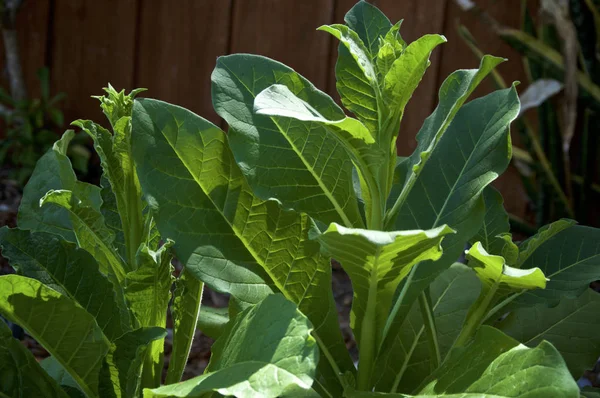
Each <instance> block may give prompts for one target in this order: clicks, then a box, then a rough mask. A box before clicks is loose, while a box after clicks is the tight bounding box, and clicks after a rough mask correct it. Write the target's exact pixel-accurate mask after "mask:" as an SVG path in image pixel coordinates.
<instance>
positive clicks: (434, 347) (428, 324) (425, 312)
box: [419, 292, 442, 372]
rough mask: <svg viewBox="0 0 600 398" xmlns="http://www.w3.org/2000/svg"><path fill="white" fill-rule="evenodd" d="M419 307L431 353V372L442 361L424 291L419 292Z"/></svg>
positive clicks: (433, 320) (433, 322) (433, 321)
mask: <svg viewBox="0 0 600 398" xmlns="http://www.w3.org/2000/svg"><path fill="white" fill-rule="evenodd" d="M419 307H420V308H421V316H422V317H423V324H424V326H425V332H426V333H427V337H428V339H427V340H428V342H429V351H430V352H431V354H432V355H431V371H432V372H433V371H434V370H435V369H437V368H438V367H439V366H440V363H441V362H442V354H441V352H440V345H439V342H438V338H437V330H436V327H435V319H434V316H433V310H432V308H431V305H430V304H429V299H428V298H427V293H426V292H423V293H421V295H420V296H419Z"/></svg>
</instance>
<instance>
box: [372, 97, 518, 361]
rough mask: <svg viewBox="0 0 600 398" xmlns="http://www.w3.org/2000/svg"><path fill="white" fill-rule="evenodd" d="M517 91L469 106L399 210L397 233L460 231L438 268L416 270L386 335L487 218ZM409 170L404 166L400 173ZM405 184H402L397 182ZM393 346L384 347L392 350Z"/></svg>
mask: <svg viewBox="0 0 600 398" xmlns="http://www.w3.org/2000/svg"><path fill="white" fill-rule="evenodd" d="M518 111H519V99H518V96H517V92H516V90H515V89H514V88H511V89H507V90H501V91H497V92H494V93H492V94H489V95H487V96H485V97H483V98H479V99H476V100H474V101H471V102H470V103H468V104H466V105H465V106H463V107H462V108H461V110H459V112H458V113H457V114H456V116H455V118H454V120H453V121H452V123H451V124H450V126H449V127H448V129H447V131H446V133H445V134H444V135H443V136H442V138H441V139H440V141H439V143H438V144H437V145H436V147H435V149H434V150H433V152H432V153H431V155H430V158H429V160H428V162H427V163H426V164H425V165H424V167H423V169H422V170H421V172H420V174H419V177H418V179H417V180H416V183H415V184H414V186H413V188H412V189H411V190H410V192H409V193H408V195H407V197H406V201H405V202H404V204H403V205H402V206H401V207H400V209H399V212H398V216H397V218H396V219H395V222H394V223H395V229H398V230H402V229H430V228H436V227H438V226H440V225H443V224H446V225H449V226H450V227H451V228H453V229H454V230H456V231H457V233H456V234H455V235H451V236H448V237H447V238H446V239H445V240H444V242H443V244H442V247H443V250H444V254H443V256H442V257H441V258H440V259H439V260H438V261H436V262H434V263H431V262H427V263H421V264H419V265H417V266H415V268H414V270H413V271H412V272H411V274H410V275H409V277H408V278H407V279H406V280H405V281H404V282H403V284H401V285H400V288H399V292H398V299H397V300H396V302H395V304H394V307H393V312H392V317H391V321H390V322H389V323H388V324H387V325H386V331H387V333H386V334H387V335H391V336H393V335H395V334H396V333H397V331H398V330H399V329H400V328H401V327H402V325H403V323H404V320H405V319H406V316H407V314H408V312H409V311H410V308H411V307H412V304H413V303H414V301H415V300H416V299H417V298H418V297H419V295H420V294H421V292H422V291H423V290H424V289H425V288H426V287H427V286H428V285H429V284H430V283H431V282H432V281H433V280H434V279H435V278H436V276H437V275H439V274H440V273H441V272H442V271H444V270H445V269H447V268H448V267H449V266H450V265H451V264H452V263H454V261H456V259H457V258H458V257H459V256H460V254H461V252H462V251H463V248H464V244H465V242H467V241H468V240H469V239H470V238H471V237H472V236H473V235H475V234H476V233H477V231H478V230H479V229H480V227H481V224H482V222H483V219H484V216H485V207H484V203H483V198H482V197H481V196H482V191H483V189H484V188H485V187H486V186H487V185H489V184H490V183H491V182H492V181H493V180H494V179H495V178H496V177H497V176H498V175H499V174H500V173H502V172H503V171H504V170H505V169H506V167H507V166H508V163H509V160H510V155H511V144H510V136H509V129H508V126H509V124H510V122H511V121H512V120H513V119H514V118H515V117H516V116H517V114H518ZM405 165H406V162H403V163H401V164H400V166H399V167H403V166H405ZM399 181H400V182H402V181H403V180H402V179H399ZM388 344H393V341H389V342H388V343H387V344H384V346H383V347H382V350H383V351H387V350H391V349H392V347H391V346H390V345H388Z"/></svg>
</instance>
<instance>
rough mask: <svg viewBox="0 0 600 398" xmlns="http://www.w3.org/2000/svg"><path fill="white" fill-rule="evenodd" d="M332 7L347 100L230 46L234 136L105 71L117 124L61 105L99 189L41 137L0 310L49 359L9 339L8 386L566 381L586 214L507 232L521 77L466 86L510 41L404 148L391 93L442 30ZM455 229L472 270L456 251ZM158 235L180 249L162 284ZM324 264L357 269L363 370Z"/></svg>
mask: <svg viewBox="0 0 600 398" xmlns="http://www.w3.org/2000/svg"><path fill="white" fill-rule="evenodd" d="M345 21H346V25H331V26H324V27H321V28H320V30H323V31H326V32H328V33H330V34H332V35H333V36H335V37H337V38H338V39H339V40H340V45H339V57H338V62H337V64H336V76H337V88H338V91H339V93H340V96H341V98H342V103H343V105H344V106H345V107H346V108H347V109H348V110H349V111H350V112H352V113H353V114H354V115H355V116H356V117H355V118H354V117H349V116H346V114H345V112H344V110H343V109H342V108H340V107H339V106H338V105H337V104H336V103H335V101H334V100H333V99H331V98H330V97H329V96H328V95H327V94H325V93H324V92H322V91H320V90H318V89H317V88H316V87H314V85H312V84H311V83H310V82H309V81H308V80H306V79H305V78H304V77H302V76H300V75H299V74H297V73H296V72H295V71H294V70H292V69H291V68H289V67H287V66H285V65H283V64H281V63H278V62H276V61H273V60H271V59H268V58H265V57H261V56H256V55H247V54H236V55H230V56H226V57H221V58H219V59H218V61H217V65H216V68H215V70H214V72H213V74H212V97H213V104H214V108H215V110H216V111H217V113H218V114H219V115H220V116H221V117H223V118H224V119H225V120H226V122H227V124H228V125H229V131H228V133H227V134H225V132H224V131H222V130H221V129H220V128H219V127H217V126H215V125H214V124H212V123H210V122H209V121H207V120H205V119H203V118H201V117H200V116H197V115H195V114H194V113H192V112H190V111H188V110H186V109H183V108H181V107H178V106H175V105H171V104H167V103H165V102H161V101H158V100H153V99H134V97H135V95H136V94H137V93H138V92H139V91H137V90H136V91H134V92H132V93H131V94H130V95H125V94H124V93H123V92H120V93H118V92H116V91H115V90H114V89H112V88H110V87H109V89H107V95H105V96H104V97H100V100H101V106H102V109H103V110H104V113H105V114H106V115H107V117H108V119H109V121H110V123H111V126H112V130H113V131H112V133H111V132H110V131H108V130H106V129H104V128H102V127H101V126H99V125H97V124H95V123H93V122H90V121H77V122H75V125H77V126H79V127H81V128H82V129H83V130H84V131H85V132H86V133H87V134H89V135H90V136H91V137H92V138H93V139H94V143H95V148H96V151H97V152H98V154H99V155H100V157H101V159H102V167H103V171H104V174H103V179H102V184H101V185H102V186H101V187H96V186H92V185H88V184H85V183H82V182H80V181H77V180H76V179H75V177H74V174H73V171H72V169H71V166H70V163H69V161H68V159H67V158H66V157H65V151H66V148H67V146H68V143H69V140H71V138H72V137H73V132H70V131H69V132H67V133H65V135H64V136H63V138H62V139H61V140H60V141H58V142H57V143H56V144H55V145H54V147H53V148H52V149H51V150H50V151H48V153H47V154H46V155H45V156H44V157H43V158H42V159H41V160H40V161H39V162H38V165H37V167H36V170H35V172H34V176H33V177H32V179H31V181H30V183H29V184H28V185H27V187H26V189H25V192H24V198H23V203H22V205H21V208H20V212H19V229H7V228H3V229H2V230H0V244H1V245H2V248H3V255H5V256H6V257H8V258H9V260H10V262H11V264H12V265H13V266H14V267H15V269H16V270H17V272H18V274H17V275H11V276H5V277H0V295H1V296H2V297H0V313H2V314H3V315H4V316H6V317H7V318H9V319H10V320H12V321H13V322H15V323H18V324H20V325H22V326H23V327H24V328H25V329H27V330H28V332H29V333H30V334H31V335H32V336H33V337H34V338H36V339H37V340H38V341H39V342H40V343H42V345H44V347H45V348H46V349H47V350H48V351H49V352H50V354H51V357H50V358H49V359H47V360H45V361H43V362H42V363H41V365H38V364H37V363H36V362H35V360H34V359H33V357H31V355H30V354H28V353H27V352H25V350H24V349H23V348H22V347H21V346H19V345H18V344H17V343H16V342H15V341H14V340H11V339H9V338H4V339H2V343H0V344H2V345H0V355H1V356H2V358H3V360H2V361H1V362H0V363H1V364H2V365H1V367H0V374H1V375H2V380H3V384H2V385H1V386H0V393H2V394H4V395H7V396H14V395H26V396H27V395H29V396H42V397H45V396H62V397H64V396H88V397H105V396H106V397H113V396H118V397H137V396H141V395H142V394H143V396H144V397H145V398H151V397H207V396H238V397H280V396H286V397H288V396H289V397H300V396H302V397H312V396H315V397H316V396H322V397H342V396H345V397H349V398H352V397H357V398H359V397H378V396H390V397H410V396H417V397H438V396H439V397H490V398H491V397H494V398H497V397H548V396H552V397H579V396H580V391H579V389H578V387H577V384H576V382H575V379H574V377H575V378H577V377H579V376H580V375H581V373H582V372H583V370H585V369H586V368H588V367H589V366H591V365H592V364H593V362H594V360H595V359H596V357H597V355H598V352H594V350H595V349H596V348H597V347H598V345H600V341H599V339H598V335H597V333H594V329H595V328H597V326H598V322H599V321H600V319H598V316H597V313H598V308H599V303H600V297H598V295H596V294H595V293H594V292H592V291H591V290H589V289H588V284H589V283H590V282H591V281H593V280H596V279H598V278H599V277H600V261H599V259H600V246H599V245H598V241H600V232H599V231H598V230H596V229H593V228H588V227H581V226H577V225H574V224H575V223H574V222H572V221H570V220H561V221H559V222H557V223H554V224H551V225H549V226H547V227H544V228H542V229H541V230H540V231H539V232H538V233H537V234H536V235H535V236H533V237H532V238H530V239H528V240H527V241H525V242H523V243H521V244H520V245H517V244H515V243H513V241H512V238H511V235H510V231H509V223H508V216H507V214H506V212H505V211H504V208H503V205H502V198H501V196H500V194H499V193H498V192H497V191H495V190H494V189H493V188H491V186H490V183H491V182H492V181H493V180H494V179H496V178H497V177H498V175H499V174H501V173H502V172H503V171H504V170H505V169H506V167H507V165H508V163H509V161H510V158H511V149H512V146H511V142H510V135H509V126H510V123H511V122H512V121H513V120H514V119H515V118H516V117H517V115H518V113H519V98H518V96H517V92H516V90H515V88H514V86H513V87H511V88H508V89H504V90H500V91H496V92H494V93H491V94H489V95H486V96H484V97H481V98H478V99H474V100H472V101H470V102H468V103H467V100H468V98H469V97H470V95H471V94H472V93H473V91H474V90H475V89H476V87H477V86H478V84H479V83H480V82H481V81H482V80H483V79H484V78H485V77H486V76H487V75H488V74H490V73H491V72H492V71H493V69H494V68H495V66H496V65H498V64H499V63H500V62H502V61H503V60H502V59H500V58H496V57H491V56H485V57H483V59H482V61H481V65H480V67H479V68H478V69H473V70H459V71H456V72H454V73H452V74H451V75H450V76H449V77H448V78H447V79H446V81H445V82H444V83H443V85H442V87H441V89H440V93H439V102H438V106H437V108H436V109H435V111H434V112H433V114H432V115H431V116H430V117H428V118H427V119H426V120H425V122H424V124H423V127H422V128H421V130H420V132H419V133H418V135H417V140H418V145H417V148H416V150H415V152H414V153H413V154H412V155H411V156H409V157H407V158H398V157H397V156H396V136H397V132H398V129H399V128H400V125H401V120H402V116H403V113H404V108H405V105H406V104H407V102H408V100H409V99H410V97H411V96H412V93H413V92H414V90H415V89H416V87H417V85H418V83H419V81H420V80H421V78H422V76H423V75H424V73H425V71H426V69H427V67H428V65H429V57H430V55H431V53H432V51H433V50H434V48H435V47H436V46H438V45H439V44H441V43H443V42H444V41H445V39H444V37H442V36H439V35H427V36H424V37H422V38H420V39H418V40H416V41H414V42H412V43H410V44H407V43H406V42H405V41H404V40H403V39H402V37H401V36H400V33H399V32H400V23H398V24H395V25H392V24H391V23H390V21H389V20H388V19H387V18H386V17H385V16H384V15H383V14H382V13H381V12H380V11H379V10H378V9H377V8H375V7H374V6H372V5H370V4H368V3H366V2H363V1H361V2H359V3H358V4H357V5H356V6H355V7H353V8H352V9H351V10H350V11H349V12H348V14H347V15H346V18H345ZM467 244H470V245H471V246H470V249H469V250H468V251H467V253H466V257H467V261H468V265H465V264H461V263H457V262H456V261H457V259H458V258H459V257H460V255H461V254H462V253H463V250H464V248H465V245H467ZM172 252H173V253H174V254H175V255H176V256H177V258H178V259H179V260H180V261H181V262H182V263H183V264H184V270H183V273H182V274H181V275H180V276H179V277H178V278H177V279H176V280H175V281H174V276H173V272H172V267H171V253H172ZM332 259H335V260H336V261H338V262H339V263H340V264H341V265H342V267H343V268H344V270H345V271H346V272H347V273H348V275H349V276H350V279H351V281H352V286H353V291H354V298H353V304H352V312H351V319H350V321H351V327H352V330H353V332H354V336H355V338H356V340H357V343H358V347H359V358H358V369H357V368H356V367H355V366H354V363H353V361H352V359H351V357H350V355H349V353H348V352H347V350H346V347H345V345H344V341H343V339H342V336H341V333H340V329H339V325H338V320H337V311H336V308H335V303H334V300H333V295H332V291H331V266H330V262H331V260H332ZM173 282H174V283H175V285H176V289H175V293H174V297H173V299H172V304H171V314H172V317H173V337H172V339H173V345H174V347H173V353H172V356H171V362H170V364H169V368H168V372H167V376H166V379H165V385H163V386H160V384H161V369H162V366H163V340H164V338H165V335H166V330H165V326H166V316H167V311H168V307H169V302H170V301H171V293H170V291H171V286H172V284H173ZM204 284H206V285H207V286H210V287H211V288H212V289H214V290H217V291H219V292H223V293H228V294H229V295H230V302H229V308H228V311H227V312H226V313H224V312H222V311H215V310H211V309H208V308H202V310H200V301H201V296H202V290H203V286H204ZM197 325H199V328H200V330H203V331H205V332H206V333H207V334H209V335H211V336H213V337H215V338H216V342H215V344H214V345H213V347H212V357H211V360H210V363H209V365H208V368H207V369H206V372H205V373H204V374H203V375H201V376H198V377H196V378H193V379H190V380H187V381H183V382H180V378H181V374H182V371H183V368H184V366H185V363H186V360H187V356H188V353H189V348H190V345H191V341H192V337H193V334H194V331H195V330H196V326H197ZM583 325H585V326H583ZM588 325H589V328H588ZM2 328H3V327H2V326H0V330H4V329H6V328H4V329H2ZM2 333H4V334H5V335H6V337H8V332H7V331H6V330H4V331H3V332H2ZM596 351H597V350H596ZM4 364H6V365H4ZM597 393H598V392H597V391H589V392H585V393H581V394H590V395H589V396H593V394H597Z"/></svg>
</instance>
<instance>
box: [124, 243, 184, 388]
mask: <svg viewBox="0 0 600 398" xmlns="http://www.w3.org/2000/svg"><path fill="white" fill-rule="evenodd" d="M171 246H173V242H172V241H170V240H167V242H166V243H165V244H164V245H163V246H161V247H160V248H159V249H158V250H157V251H154V250H151V249H149V248H148V246H146V245H145V244H142V245H141V246H140V249H139V251H138V253H137V257H136V263H137V270H135V271H132V272H129V273H128V274H127V276H126V277H125V297H126V298H127V301H128V302H129V308H130V309H131V312H132V313H133V314H134V315H135V318H136V320H137V321H138V323H139V325H140V326H142V327H159V328H165V327H166V324H167V309H168V307H169V301H170V300H171V285H172V284H173V277H172V275H171V274H172V271H173V267H172V266H171V260H172V258H173V256H172V255H171V253H170V248H171ZM163 356H164V339H162V338H161V339H156V340H154V341H152V342H151V343H150V346H149V347H148V349H147V351H146V360H145V364H144V373H143V375H144V376H143V380H144V385H145V386H154V387H157V386H159V385H160V380H161V374H162V368H163Z"/></svg>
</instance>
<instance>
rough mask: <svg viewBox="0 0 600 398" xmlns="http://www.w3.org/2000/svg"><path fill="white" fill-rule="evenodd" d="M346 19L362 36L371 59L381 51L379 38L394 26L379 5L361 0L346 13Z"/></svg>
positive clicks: (359, 35)
mask: <svg viewBox="0 0 600 398" xmlns="http://www.w3.org/2000/svg"><path fill="white" fill-rule="evenodd" d="M344 21H345V22H346V23H347V24H348V27H349V28H350V29H352V30H353V31H355V32H356V34H357V35H358V37H360V39H361V40H362V42H363V43H364V45H365V47H366V48H367V50H368V52H369V54H371V59H375V57H376V56H377V54H378V52H379V38H380V37H381V36H385V35H386V34H387V33H388V32H389V31H390V29H391V28H392V23H391V22H390V20H389V19H388V17H386V16H385V14H384V13H382V12H381V11H380V10H379V9H378V8H377V7H375V6H373V5H371V4H369V3H367V2H366V1H364V0H361V1H359V2H358V3H356V4H355V5H354V7H352V8H351V9H350V10H349V11H348V12H347V13H346V15H345V16H344Z"/></svg>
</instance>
